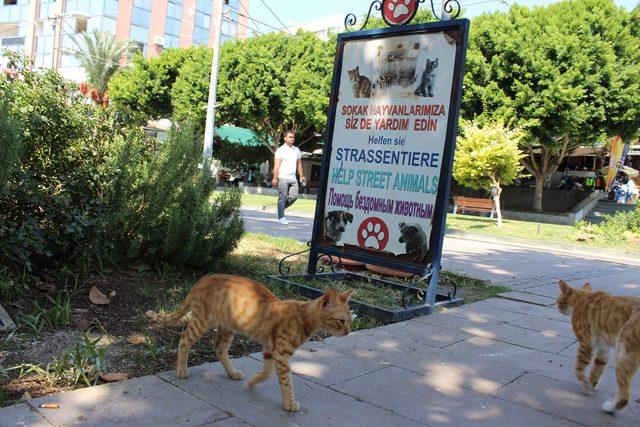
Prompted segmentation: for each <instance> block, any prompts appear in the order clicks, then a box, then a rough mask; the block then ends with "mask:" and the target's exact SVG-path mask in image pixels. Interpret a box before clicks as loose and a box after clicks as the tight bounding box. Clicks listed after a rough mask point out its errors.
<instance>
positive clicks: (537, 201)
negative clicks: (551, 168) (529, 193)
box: [533, 175, 546, 212]
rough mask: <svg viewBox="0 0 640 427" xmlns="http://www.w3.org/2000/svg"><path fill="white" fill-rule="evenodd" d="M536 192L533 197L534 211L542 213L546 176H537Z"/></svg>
mask: <svg viewBox="0 0 640 427" xmlns="http://www.w3.org/2000/svg"><path fill="white" fill-rule="evenodd" d="M535 178H536V191H535V193H534V195H533V209H535V210H536V211H538V212H541V211H542V189H543V188H544V181H545V179H546V176H541V175H536V177H535Z"/></svg>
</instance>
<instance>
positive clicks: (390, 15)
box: [382, 0, 418, 25]
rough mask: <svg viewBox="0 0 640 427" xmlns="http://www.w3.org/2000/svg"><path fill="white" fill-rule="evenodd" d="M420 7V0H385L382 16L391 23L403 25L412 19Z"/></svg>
mask: <svg viewBox="0 0 640 427" xmlns="http://www.w3.org/2000/svg"><path fill="white" fill-rule="evenodd" d="M417 9H418V0H384V3H383V6H382V17H383V18H384V20H385V22H386V23H387V24H389V25H403V24H406V23H408V22H409V21H411V19H412V18H413V16H414V15H415V14H416V11H417Z"/></svg>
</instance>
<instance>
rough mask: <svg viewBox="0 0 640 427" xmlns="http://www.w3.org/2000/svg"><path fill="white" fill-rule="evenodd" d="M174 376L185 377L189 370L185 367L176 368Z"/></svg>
mask: <svg viewBox="0 0 640 427" xmlns="http://www.w3.org/2000/svg"><path fill="white" fill-rule="evenodd" d="M176 376H177V377H178V378H187V377H188V376H189V371H188V370H187V367H186V366H185V367H180V368H177V369H176Z"/></svg>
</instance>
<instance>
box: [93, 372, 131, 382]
mask: <svg viewBox="0 0 640 427" xmlns="http://www.w3.org/2000/svg"><path fill="white" fill-rule="evenodd" d="M100 379H101V380H102V381H105V382H108V383H114V382H116V381H124V380H128V379H129V374H120V373H117V372H112V373H109V374H104V373H100Z"/></svg>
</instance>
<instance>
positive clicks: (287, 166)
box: [275, 144, 302, 179]
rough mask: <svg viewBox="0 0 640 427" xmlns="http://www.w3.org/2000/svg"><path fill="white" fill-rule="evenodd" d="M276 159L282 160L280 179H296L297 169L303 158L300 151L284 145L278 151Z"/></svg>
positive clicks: (294, 147)
mask: <svg viewBox="0 0 640 427" xmlns="http://www.w3.org/2000/svg"><path fill="white" fill-rule="evenodd" d="M275 157H276V159H282V163H280V171H279V173H278V179H296V167H297V165H298V160H299V159H300V158H301V157H302V156H301V153H300V149H299V148H298V147H296V146H294V145H292V146H291V147H289V146H288V145H287V144H282V146H281V147H280V148H278V149H277V150H276V156H275Z"/></svg>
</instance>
